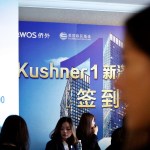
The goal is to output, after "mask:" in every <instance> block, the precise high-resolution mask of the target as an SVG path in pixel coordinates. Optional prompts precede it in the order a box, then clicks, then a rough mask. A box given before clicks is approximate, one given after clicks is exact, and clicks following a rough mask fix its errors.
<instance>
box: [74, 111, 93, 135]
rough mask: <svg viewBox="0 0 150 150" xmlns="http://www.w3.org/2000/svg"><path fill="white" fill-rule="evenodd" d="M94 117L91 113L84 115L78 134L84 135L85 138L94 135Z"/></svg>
mask: <svg viewBox="0 0 150 150" xmlns="http://www.w3.org/2000/svg"><path fill="white" fill-rule="evenodd" d="M93 119H94V115H93V114H91V113H83V114H82V116H81V118H80V122H79V125H78V127H77V132H78V133H82V134H83V135H84V136H85V137H89V136H91V134H92V128H91V127H92V120H93Z"/></svg>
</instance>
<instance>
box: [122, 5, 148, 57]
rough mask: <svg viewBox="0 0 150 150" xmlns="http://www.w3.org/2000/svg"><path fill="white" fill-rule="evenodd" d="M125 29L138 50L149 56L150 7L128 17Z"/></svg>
mask: <svg viewBox="0 0 150 150" xmlns="http://www.w3.org/2000/svg"><path fill="white" fill-rule="evenodd" d="M125 27H126V33H127V34H128V35H129V36H130V37H131V38H132V40H133V42H134V43H135V44H136V45H137V46H138V48H139V49H140V50H142V51H143V52H144V53H145V54H146V55H148V56H150V6H149V7H147V8H145V9H144V10H142V11H140V12H138V13H136V14H134V15H133V16H132V17H130V18H129V19H128V20H127V21H126V23H125Z"/></svg>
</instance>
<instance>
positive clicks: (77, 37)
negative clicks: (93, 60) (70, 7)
mask: <svg viewBox="0 0 150 150" xmlns="http://www.w3.org/2000/svg"><path fill="white" fill-rule="evenodd" d="M59 37H60V39H61V40H91V35H90V34H82V33H66V32H61V33H60V34H59Z"/></svg>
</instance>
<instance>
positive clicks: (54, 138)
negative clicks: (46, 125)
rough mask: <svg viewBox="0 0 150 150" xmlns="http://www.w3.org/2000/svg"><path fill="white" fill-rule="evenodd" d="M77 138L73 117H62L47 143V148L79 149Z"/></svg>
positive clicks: (50, 149)
mask: <svg viewBox="0 0 150 150" xmlns="http://www.w3.org/2000/svg"><path fill="white" fill-rule="evenodd" d="M76 144H77V138H76V134H75V128H74V126H73V122H72V119H71V118H70V117H62V118H60V119H59V121H58V122H57V125H56V127H55V129H54V131H53V133H52V135H51V140H50V141H49V142H48V143H47V144H46V148H45V150H77V145H76Z"/></svg>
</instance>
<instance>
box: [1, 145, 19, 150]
mask: <svg viewBox="0 0 150 150" xmlns="http://www.w3.org/2000/svg"><path fill="white" fill-rule="evenodd" d="M0 150H19V149H18V148H17V147H16V146H10V145H2V144H1V145H0Z"/></svg>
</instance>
